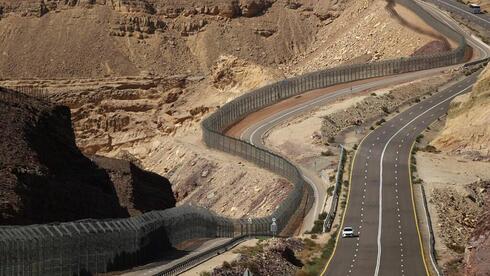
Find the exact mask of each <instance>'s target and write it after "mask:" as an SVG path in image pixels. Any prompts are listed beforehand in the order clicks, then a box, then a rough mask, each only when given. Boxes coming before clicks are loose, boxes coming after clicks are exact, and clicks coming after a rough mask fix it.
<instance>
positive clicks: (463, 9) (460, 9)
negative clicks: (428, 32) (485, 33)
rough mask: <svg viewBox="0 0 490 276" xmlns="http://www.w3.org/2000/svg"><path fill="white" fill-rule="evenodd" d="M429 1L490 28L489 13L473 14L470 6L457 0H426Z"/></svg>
mask: <svg viewBox="0 0 490 276" xmlns="http://www.w3.org/2000/svg"><path fill="white" fill-rule="evenodd" d="M426 1H427V2H431V3H434V4H436V5H438V6H440V7H441V8H443V9H445V10H447V11H450V12H453V13H455V14H458V15H459V16H462V17H463V18H465V19H468V20H470V21H471V22H473V23H476V24H478V25H480V26H482V27H486V28H488V29H490V16H489V15H488V14H473V13H471V11H470V8H469V7H468V6H467V5H465V4H463V3H460V2H458V1H456V0H426Z"/></svg>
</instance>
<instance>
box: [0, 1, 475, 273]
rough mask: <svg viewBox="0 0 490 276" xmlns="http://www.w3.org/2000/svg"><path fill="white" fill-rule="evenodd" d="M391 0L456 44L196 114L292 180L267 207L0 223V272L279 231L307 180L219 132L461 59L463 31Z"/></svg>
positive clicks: (214, 141) (153, 254)
mask: <svg viewBox="0 0 490 276" xmlns="http://www.w3.org/2000/svg"><path fill="white" fill-rule="evenodd" d="M396 2H397V3H399V4H402V5H404V6H405V7H407V8H409V9H410V10H412V11H414V12H415V13H416V14H417V15H418V16H419V17H421V18H422V19H423V20H424V21H425V22H427V23H428V24H429V25H431V26H432V27H434V28H435V29H436V30H438V31H439V32H441V33H442V34H444V35H445V36H446V37H448V38H449V39H451V40H453V41H456V42H458V43H459V47H458V48H456V49H454V50H452V51H449V52H444V53H437V54H432V55H425V56H414V57H409V58H400V59H394V60H386V61H379V62H373V63H367V64H357V65H343V66H339V67H336V68H330V69H325V70H321V71H317V72H313V73H309V74H306V75H302V76H298V77H294V78H291V79H286V80H282V81H279V82H277V83H274V84H270V85H267V86H265V87H262V88H259V89H257V90H255V91H252V92H250V93H248V94H245V95H243V96H241V97H238V98H236V99H234V100H232V101H231V102H229V103H227V104H225V105H224V106H222V107H221V108H220V109H219V110H218V111H216V112H215V113H213V114H211V115H210V116H209V117H208V118H206V119H205V120H203V122H202V129H203V140H204V142H205V143H206V145H208V146H209V147H210V148H214V149H218V150H221V151H224V152H227V153H230V154H233V155H235V156H239V157H242V158H244V159H246V160H248V161H250V162H253V163H255V164H257V165H258V166H260V167H262V168H265V169H268V170H270V171H272V172H274V173H276V174H278V175H280V176H282V177H284V178H286V179H288V180H289V181H290V182H291V183H292V184H293V190H292V191H291V192H290V193H289V194H288V196H287V198H286V199H285V200H284V201H283V202H282V203H281V204H280V205H279V206H278V207H277V208H276V210H274V212H273V214H271V215H270V216H266V217H262V218H252V219H251V221H248V220H246V219H230V218H225V217H221V216H218V215H216V214H215V213H213V212H211V211H209V210H205V209H203V208H198V207H194V206H187V205H185V206H179V207H175V208H172V209H168V210H164V211H153V212H149V213H145V214H143V215H141V216H137V217H131V218H126V219H110V220H84V221H76V222H66V223H53V224H46V225H30V226H2V227H0V276H4V275H5V276H10V275H92V274H96V273H100V272H107V271H115V270H122V269H126V268H129V267H133V266H136V265H139V264H143V263H147V262H150V261H152V260H155V259H158V258H160V257H162V256H163V254H165V252H166V251H167V250H168V248H169V247H170V246H175V245H176V244H178V243H180V242H182V241H186V240H190V239H196V238H215V237H230V238H232V237H240V236H243V235H268V234H269V233H270V225H271V221H272V218H276V223H277V230H278V232H279V233H280V232H281V231H282V230H284V229H285V227H286V225H287V224H288V222H289V221H290V219H291V218H292V217H293V215H295V213H300V214H305V213H306V212H305V211H307V210H309V209H310V208H311V206H312V203H313V200H309V199H310V198H312V195H313V191H312V187H311V186H310V185H308V184H306V182H305V180H304V179H303V177H302V176H301V173H300V171H299V169H298V168H297V167H296V166H294V165H293V164H292V163H291V162H289V161H288V160H287V159H285V158H283V157H281V156H279V155H277V154H275V153H273V152H270V151H268V150H265V149H261V148H258V147H256V146H254V145H252V144H250V143H248V142H246V141H242V140H239V139H236V138H233V137H229V136H226V135H224V134H223V132H224V131H225V130H227V129H228V128H229V127H230V126H232V125H233V124H235V123H237V122H238V121H240V120H241V119H242V118H244V117H245V116H247V115H248V114H250V113H252V112H254V111H257V110H259V109H262V108H264V107H267V106H269V105H272V104H274V103H277V102H279V101H281V100H284V99H286V98H290V97H293V96H296V95H299V94H301V93H304V92H306V91H309V90H314V89H319V88H325V87H328V86H332V85H335V84H340V83H346V82H351V81H356V80H363V79H368V78H374V77H383V76H389V75H395V74H400V73H406V72H413V71H419V70H425V69H431V68H437V67H444V66H449V65H455V64H459V63H461V62H463V61H464V59H465V53H466V47H467V45H466V40H465V38H464V37H463V36H462V35H460V34H459V33H457V32H456V31H454V30H453V29H451V28H450V27H448V26H446V25H445V24H443V23H441V22H439V21H438V20H437V19H435V18H434V17H432V16H431V15H430V14H429V13H428V12H426V11H425V10H424V9H422V8H421V7H419V6H418V5H417V4H416V3H415V2H413V0H396ZM1 94H3V93H0V95H1ZM40 95H44V94H40ZM305 197H306V200H304V199H305ZM304 202H307V203H306V204H305V203H304Z"/></svg>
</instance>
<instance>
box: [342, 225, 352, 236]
mask: <svg viewBox="0 0 490 276" xmlns="http://www.w3.org/2000/svg"><path fill="white" fill-rule="evenodd" d="M352 237H354V229H352V227H349V226H347V227H344V229H343V230H342V238H352Z"/></svg>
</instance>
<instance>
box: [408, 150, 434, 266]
mask: <svg viewBox="0 0 490 276" xmlns="http://www.w3.org/2000/svg"><path fill="white" fill-rule="evenodd" d="M416 142H417V141H416V140H414V141H413V143H412V146H411V147H410V152H409V154H408V175H409V177H408V178H409V183H410V195H411V197H412V211H413V218H414V220H415V228H416V229H417V235H418V237H419V246H420V254H421V255H422V260H423V262H424V268H425V273H426V275H427V276H430V273H429V268H428V267H427V262H426V260H425V254H424V246H423V242H422V236H421V235H420V228H419V222H418V218H417V209H416V208H417V207H416V206H415V198H414V195H413V182H412V176H413V175H412V166H411V164H412V151H413V148H414V147H415V143H416Z"/></svg>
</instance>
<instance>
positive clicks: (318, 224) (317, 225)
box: [310, 219, 323, 234]
mask: <svg viewBox="0 0 490 276" xmlns="http://www.w3.org/2000/svg"><path fill="white" fill-rule="evenodd" d="M322 231H323V220H318V219H317V220H315V222H314V224H313V228H312V229H311V231H310V233H311V234H315V233H321V232H322Z"/></svg>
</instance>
